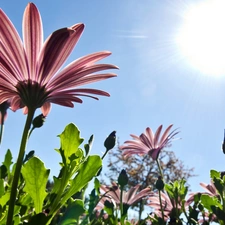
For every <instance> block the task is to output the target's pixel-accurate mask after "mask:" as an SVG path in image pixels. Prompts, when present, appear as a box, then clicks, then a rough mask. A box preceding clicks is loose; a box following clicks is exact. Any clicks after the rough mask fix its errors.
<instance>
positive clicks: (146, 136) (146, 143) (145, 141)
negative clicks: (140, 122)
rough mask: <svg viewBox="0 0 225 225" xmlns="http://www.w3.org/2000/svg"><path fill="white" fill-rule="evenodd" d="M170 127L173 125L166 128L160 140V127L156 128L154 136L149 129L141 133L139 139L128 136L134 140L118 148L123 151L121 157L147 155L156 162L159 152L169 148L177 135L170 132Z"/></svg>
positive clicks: (132, 135)
mask: <svg viewBox="0 0 225 225" xmlns="http://www.w3.org/2000/svg"><path fill="white" fill-rule="evenodd" d="M172 126H173V125H172V124H171V125H170V126H168V127H167V128H166V130H165V131H164V133H163V134H162V137H161V138H160V134H161V131H162V127H163V126H162V125H160V126H159V127H158V129H157V130H156V132H155V134H154V133H153V132H152V130H151V128H149V127H147V128H146V131H145V133H142V134H141V135H140V136H139V137H138V136H136V135H134V134H131V135H130V136H131V137H132V138H133V139H134V140H131V141H126V142H124V145H122V146H120V149H121V150H124V151H123V155H124V156H130V155H133V154H140V155H144V154H149V155H150V156H151V157H152V159H153V160H157V159H158V156H159V153H160V151H161V150H162V149H163V148H165V147H169V146H170V145H171V141H172V139H173V138H174V136H175V135H176V134H178V133H179V132H175V131H176V130H173V131H172V132H170V130H171V128H172Z"/></svg>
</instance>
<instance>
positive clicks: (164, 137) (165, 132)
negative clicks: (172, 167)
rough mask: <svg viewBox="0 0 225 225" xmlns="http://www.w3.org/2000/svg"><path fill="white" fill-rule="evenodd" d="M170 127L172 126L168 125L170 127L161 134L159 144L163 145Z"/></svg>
mask: <svg viewBox="0 0 225 225" xmlns="http://www.w3.org/2000/svg"><path fill="white" fill-rule="evenodd" d="M172 126H173V124H170V125H169V126H168V127H167V128H166V130H165V131H164V133H163V135H162V137H161V139H160V144H161V143H163V142H164V141H165V139H167V138H168V134H169V132H170V129H171V128H172Z"/></svg>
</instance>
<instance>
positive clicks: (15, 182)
mask: <svg viewBox="0 0 225 225" xmlns="http://www.w3.org/2000/svg"><path fill="white" fill-rule="evenodd" d="M34 113H35V109H30V110H28V115H27V119H26V123H25V126H24V130H23V135H22V140H21V143H20V151H19V155H18V159H17V162H16V169H15V173H14V177H13V182H12V188H11V194H10V200H9V211H8V216H7V223H6V225H12V224H13V212H14V206H15V202H16V195H17V187H18V183H19V178H20V172H21V168H22V164H23V158H24V154H25V149H26V145H27V140H28V135H29V130H30V126H31V124H32V120H33V117H34Z"/></svg>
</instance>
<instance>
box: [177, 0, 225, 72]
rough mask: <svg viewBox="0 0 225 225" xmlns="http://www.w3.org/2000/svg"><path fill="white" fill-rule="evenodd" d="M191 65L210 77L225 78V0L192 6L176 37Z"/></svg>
mask: <svg viewBox="0 0 225 225" xmlns="http://www.w3.org/2000/svg"><path fill="white" fill-rule="evenodd" d="M176 41H177V44H178V46H179V49H180V50H181V53H182V55H183V56H184V57H185V58H187V60H188V62H189V63H190V64H191V65H192V66H194V67H195V68H197V69H198V70H200V71H201V72H202V73H204V74H208V75H215V76H219V75H225V0H208V1H203V2H202V3H199V4H195V5H192V6H191V7H190V8H189V9H188V10H187V12H186V14H185V15H184V23H183V25H182V27H181V29H180V30H179V34H178V36H177V38H176Z"/></svg>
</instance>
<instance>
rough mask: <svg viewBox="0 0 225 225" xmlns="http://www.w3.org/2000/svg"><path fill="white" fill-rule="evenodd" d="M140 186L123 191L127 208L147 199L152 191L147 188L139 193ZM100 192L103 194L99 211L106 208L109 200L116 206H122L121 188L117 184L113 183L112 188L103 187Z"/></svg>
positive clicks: (123, 200) (123, 201) (98, 207)
mask: <svg viewBox="0 0 225 225" xmlns="http://www.w3.org/2000/svg"><path fill="white" fill-rule="evenodd" d="M139 188H140V185H136V186H135V187H132V188H130V189H129V190H128V191H123V197H122V198H123V199H122V203H123V204H126V205H127V206H131V205H133V204H135V203H137V202H138V201H140V200H141V199H142V198H144V197H147V196H148V195H149V194H150V192H151V190H150V188H145V189H143V190H141V191H140V192H138V190H139ZM100 191H101V193H102V198H101V200H100V202H99V204H98V206H97V207H96V209H97V210H100V209H102V208H103V207H104V202H105V201H106V200H107V201H109V202H112V203H114V204H115V205H116V206H119V205H120V193H121V190H120V187H119V186H118V184H116V183H115V182H112V186H106V185H101V187H100Z"/></svg>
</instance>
